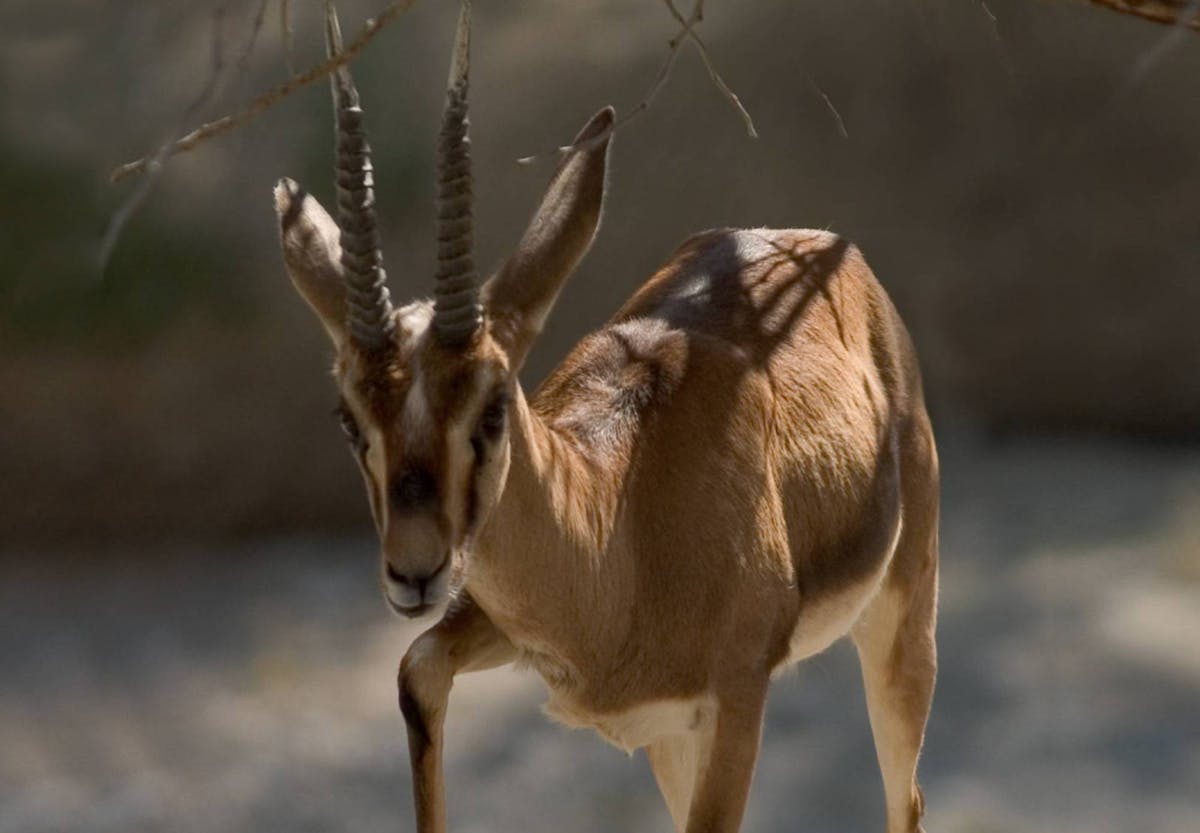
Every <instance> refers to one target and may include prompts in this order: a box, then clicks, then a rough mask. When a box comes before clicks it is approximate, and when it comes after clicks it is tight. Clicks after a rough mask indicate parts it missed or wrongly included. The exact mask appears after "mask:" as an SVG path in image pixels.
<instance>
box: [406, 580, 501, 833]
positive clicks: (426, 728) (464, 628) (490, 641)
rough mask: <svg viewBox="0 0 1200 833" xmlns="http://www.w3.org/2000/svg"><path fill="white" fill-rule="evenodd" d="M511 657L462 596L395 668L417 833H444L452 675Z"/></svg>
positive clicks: (479, 612) (493, 630)
mask: <svg viewBox="0 0 1200 833" xmlns="http://www.w3.org/2000/svg"><path fill="white" fill-rule="evenodd" d="M515 655H516V651H515V650H514V649H513V647H512V645H511V644H510V643H509V641H508V639H506V638H505V636H504V634H502V633H500V631H498V630H497V629H496V626H495V625H493V624H492V622H491V620H490V619H488V618H487V616H486V615H485V614H484V613H483V611H482V610H480V609H479V608H478V606H476V604H475V602H474V600H473V599H471V597H470V596H467V595H465V594H464V595H463V596H462V597H460V598H459V599H457V600H456V601H455V602H454V603H453V605H452V606H451V608H450V609H449V610H447V611H446V615H445V616H444V617H442V620H441V621H440V622H438V623H437V624H436V625H434V626H433V627H432V628H430V629H429V630H427V631H426V632H425V633H423V634H421V635H420V636H419V637H417V639H416V640H415V641H414V642H413V644H412V646H411V647H410V648H409V649H408V653H407V654H405V656H404V661H403V662H401V663H400V677H399V688H400V711H401V712H403V714H404V720H405V722H406V723H407V725H408V752H409V759H410V760H411V761H412V776H413V800H414V802H415V804H416V810H417V830H418V832H419V833H445V831H446V795H445V786H444V782H443V777H442V726H443V723H444V722H445V718H446V702H447V700H448V699H449V697H450V686H451V684H452V682H453V680H454V675H455V674H457V673H460V672H463V671H480V670H483V669H485V668H495V667H496V666H500V665H505V664H507V663H508V662H511V661H512V660H513V658H514V657H515Z"/></svg>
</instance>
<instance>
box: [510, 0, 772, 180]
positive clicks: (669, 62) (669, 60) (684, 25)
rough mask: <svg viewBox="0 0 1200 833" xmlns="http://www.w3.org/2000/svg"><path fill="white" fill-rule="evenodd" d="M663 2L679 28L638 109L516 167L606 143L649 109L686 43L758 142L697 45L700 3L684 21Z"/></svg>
mask: <svg viewBox="0 0 1200 833" xmlns="http://www.w3.org/2000/svg"><path fill="white" fill-rule="evenodd" d="M663 1H664V2H665V3H666V5H667V8H669V9H670V10H671V14H672V15H673V16H674V17H675V19H676V20H677V21H678V22H679V24H680V27H681V28H680V29H679V31H678V32H676V33H675V37H673V38H671V40H670V41H668V42H667V57H666V58H664V59H663V62H662V64H661V65H660V66H659V68H658V73H657V74H656V75H655V76H654V82H653V83H652V84H651V85H650V89H649V90H648V91H647V92H646V95H645V96H644V97H643V98H642V100H641V101H640V102H639V103H638V105H637V106H636V107H634V108H633V109H632V110H630V111H629V112H628V113H626V114H625V115H624V116H621V117H620V118H618V119H617V120H616V121H615V122H613V124H612V125H611V126H610V127H609V128H608V130H604V131H601V132H600V133H598V134H596V135H595V136H593V137H591V138H590V139H587V140H586V141H584V142H581V143H579V144H577V145H563V146H561V147H558V148H555V149H554V150H552V151H550V152H549V153H535V154H533V155H531V156H522V157H521V158H519V159H518V160H517V164H519V165H529V164H532V163H533V162H536V161H537V160H538V159H540V158H542V157H543V156H548V155H550V154H555V153H556V154H559V155H562V154H565V153H570V152H571V151H574V150H587V149H589V148H592V147H595V146H596V145H599V144H600V143H601V142H603V141H605V140H606V139H608V137H609V136H611V135H612V134H614V133H616V132H617V131H618V130H620V129H621V128H622V127H624V126H625V125H627V124H629V122H631V121H633V120H634V119H635V118H637V117H638V116H640V115H641V114H642V113H644V112H646V111H647V110H649V109H650V105H651V104H652V103H653V102H654V99H655V97H657V96H658V93H659V91H660V90H662V88H663V85H664V84H666V83H667V79H668V78H669V77H670V76H671V69H672V68H673V67H674V66H675V61H676V59H677V58H678V57H679V50H680V48H681V47H682V46H683V42H684V41H685V40H689V39H690V40H692V42H693V43H694V44H695V45H696V48H697V49H698V50H699V52H700V56H701V58H702V59H703V60H704V65H705V67H706V68H707V69H708V74H709V77H710V78H711V79H712V80H713V82H714V83H715V84H716V85H717V88H718V89H719V90H720V91H721V92H722V94H724V95H725V97H726V98H728V99H729V100H730V101H731V102H732V103H733V106H734V107H735V108H737V111H738V113H740V114H741V116H742V119H743V120H744V121H745V123H746V129H747V131H748V132H749V134H750V137H751V138H754V139H757V138H758V132H757V131H756V130H755V129H754V121H753V119H751V118H750V114H749V113H748V112H746V108H745V107H743V106H742V102H741V100H740V99H738V97H737V95H736V94H734V92H733V90H731V89H730V88H729V86H728V85H727V84H726V83H725V81H724V80H723V79H722V78H721V76H720V75H719V74H717V71H716V69H714V68H713V65H712V62H711V61H710V60H709V58H708V51H707V49H706V48H705V46H704V43H703V41H701V40H700V38H699V36H697V35H696V33H695V26H696V24H697V23H699V22H700V21H702V20H703V19H704V0H695V4H694V5H693V6H692V11H691V14H689V15H688V17H687V18H686V19H685V18H684V17H683V15H681V14H680V13H679V10H678V9H677V8H675V5H674V3H673V0H663Z"/></svg>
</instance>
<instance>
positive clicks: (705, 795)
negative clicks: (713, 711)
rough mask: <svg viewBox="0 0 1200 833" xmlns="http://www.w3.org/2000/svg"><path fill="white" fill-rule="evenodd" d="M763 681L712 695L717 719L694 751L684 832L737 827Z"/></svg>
mask: <svg viewBox="0 0 1200 833" xmlns="http://www.w3.org/2000/svg"><path fill="white" fill-rule="evenodd" d="M768 683H769V678H768V677H766V676H764V677H763V679H761V680H755V681H754V682H753V683H747V684H746V685H743V686H741V688H742V690H741V691H739V692H738V693H737V696H730V697H719V698H718V706H717V725H716V727H715V730H714V731H713V734H712V741H711V743H708V744H705V746H707V747H708V748H707V750H702V752H701V754H700V756H699V760H700V767H699V771H698V772H697V780H696V788H695V790H694V791H693V793H692V801H691V806H690V807H689V808H688V816H687V824H686V826H685V827H684V828H683V829H684V830H685V831H686V833H737V830H738V828H739V827H740V826H741V823H742V815H743V814H744V813H745V812H746V799H747V798H748V797H749V795H750V781H751V779H752V778H753V777H754V763H755V761H756V760H757V759H758V747H759V742H760V740H761V737H762V721H763V711H764V709H765V707H766V702H767V684H768ZM704 751H707V754H703V752H704Z"/></svg>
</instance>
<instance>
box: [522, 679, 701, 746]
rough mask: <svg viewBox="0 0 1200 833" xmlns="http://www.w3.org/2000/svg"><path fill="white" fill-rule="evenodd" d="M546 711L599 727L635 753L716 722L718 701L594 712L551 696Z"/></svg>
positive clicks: (569, 723) (615, 743)
mask: <svg viewBox="0 0 1200 833" xmlns="http://www.w3.org/2000/svg"><path fill="white" fill-rule="evenodd" d="M544 711H545V712H546V714H547V715H549V716H550V717H551V718H553V719H554V720H556V721H557V722H559V723H562V724H563V725H565V726H570V727H572V728H587V729H595V730H596V731H597V732H599V733H600V735H601V736H602V737H603V738H604V739H605V740H606V741H608V742H609V743H611V744H612V745H613V746H616V747H617V748H618V749H623V750H625V752H627V753H630V754H632V753H633V751H634V750H635V749H641V748H642V747H644V746H646V745H648V744H650V743H652V742H654V741H655V740H658V739H659V738H662V737H667V736H672V735H675V736H678V735H686V734H688V733H691V732H696V731H700V730H704V729H707V728H709V727H711V726H712V725H714V723H715V720H716V714H717V704H716V701H715V699H714V698H713V697H711V696H707V695H706V696H701V697H694V698H688V699H680V700H658V701H655V702H653V703H643V704H641V705H638V706H634V707H633V708H632V709H628V710H626V711H623V712H616V713H613V714H594V713H591V712H587V711H584V710H582V709H577V708H575V707H574V706H573V705H572V704H570V703H568V702H567V701H566V700H564V699H563V698H561V697H558V696H555V695H553V694H552V695H551V697H550V701H549V702H548V703H546V705H545V707H544Z"/></svg>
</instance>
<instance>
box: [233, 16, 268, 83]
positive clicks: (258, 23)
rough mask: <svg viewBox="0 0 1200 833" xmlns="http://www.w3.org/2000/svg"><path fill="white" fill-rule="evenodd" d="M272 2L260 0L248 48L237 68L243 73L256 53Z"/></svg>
mask: <svg viewBox="0 0 1200 833" xmlns="http://www.w3.org/2000/svg"><path fill="white" fill-rule="evenodd" d="M270 2H271V0H258V11H257V12H255V14H254V22H253V23H252V24H251V25H250V37H249V38H248V39H247V40H246V48H245V49H243V50H242V54H241V56H240V57H239V58H238V62H237V66H238V70H239V71H241V72H245V71H246V67H247V66H248V65H249V63H250V56H251V55H252V54H253V53H254V47H255V46H256V45H258V36H259V35H260V34H261V33H262V28H263V21H264V20H265V19H266V17H267V6H268V5H269V4H270Z"/></svg>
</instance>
